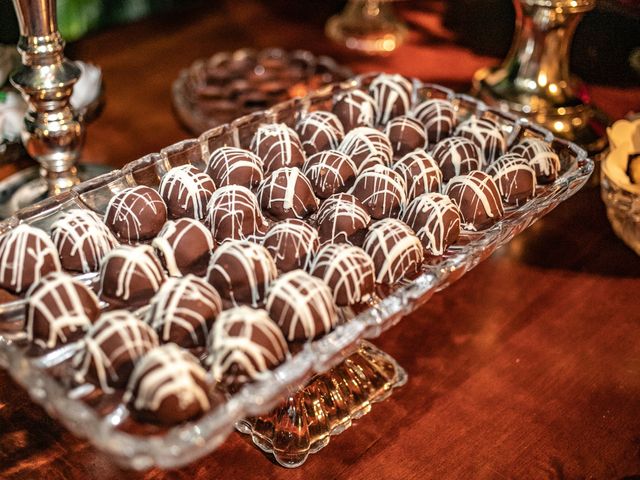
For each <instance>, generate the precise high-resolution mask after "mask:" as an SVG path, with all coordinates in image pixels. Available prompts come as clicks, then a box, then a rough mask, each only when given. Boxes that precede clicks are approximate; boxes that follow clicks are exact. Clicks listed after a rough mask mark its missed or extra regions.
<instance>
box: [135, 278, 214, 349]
mask: <svg viewBox="0 0 640 480" xmlns="http://www.w3.org/2000/svg"><path fill="white" fill-rule="evenodd" d="M221 310H222V301H221V299H220V295H219V294H218V292H217V291H216V290H215V288H213V287H212V286H211V285H209V284H208V283H207V282H206V281H205V280H203V279H201V278H199V277H196V276H195V275H187V276H185V277H181V278H169V279H168V280H167V281H166V282H165V283H164V285H162V288H160V290H158V293H156V294H155V295H154V297H153V298H152V299H151V303H150V304H149V310H148V311H147V313H146V316H145V320H146V322H147V323H148V324H149V325H151V327H152V328H153V329H154V330H155V332H156V333H157V334H158V338H159V339H160V342H161V343H168V342H173V343H175V344H177V345H180V346H181V347H184V348H195V347H204V346H205V344H206V340H207V336H208V335H209V331H210V330H211V326H212V325H213V322H214V320H215V319H216V317H217V316H218V314H219V313H220V311H221Z"/></svg>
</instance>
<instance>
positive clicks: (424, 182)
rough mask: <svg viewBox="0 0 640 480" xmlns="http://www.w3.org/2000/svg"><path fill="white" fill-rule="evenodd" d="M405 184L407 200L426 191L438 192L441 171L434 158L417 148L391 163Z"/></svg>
mask: <svg viewBox="0 0 640 480" xmlns="http://www.w3.org/2000/svg"><path fill="white" fill-rule="evenodd" d="M393 170H394V171H395V172H397V173H399V174H400V175H401V176H402V178H403V179H404V182H405V184H406V185H407V200H413V199H414V198H416V197H417V196H418V195H422V194H423V193H427V192H439V191H440V188H441V187H442V172H441V171H440V167H438V164H437V163H436V161H435V159H434V158H433V157H432V156H431V155H429V154H428V153H427V152H425V151H424V150H423V149H421V148H419V149H417V150H414V151H413V152H410V153H407V154H406V155H405V156H404V157H402V158H401V159H400V160H398V161H397V162H396V163H395V164H394V165H393Z"/></svg>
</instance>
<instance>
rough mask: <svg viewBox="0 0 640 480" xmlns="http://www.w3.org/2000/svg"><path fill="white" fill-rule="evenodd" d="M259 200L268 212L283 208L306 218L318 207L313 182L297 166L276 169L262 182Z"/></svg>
mask: <svg viewBox="0 0 640 480" xmlns="http://www.w3.org/2000/svg"><path fill="white" fill-rule="evenodd" d="M258 201H259V203H260V205H261V206H262V207H263V208H264V209H265V210H267V211H268V212H272V211H275V210H283V211H286V212H291V213H292V214H293V215H294V216H295V217H296V218H304V217H306V216H307V215H309V214H310V213H312V212H314V211H316V209H317V208H318V199H317V198H316V196H315V193H313V187H312V186H311V182H309V179H308V178H307V177H305V176H304V175H303V174H302V171H300V169H299V168H297V167H294V168H287V167H283V168H278V169H277V170H275V171H274V172H273V173H272V174H271V175H270V176H269V177H268V178H267V179H266V180H265V181H264V182H262V184H260V188H259V189H258Z"/></svg>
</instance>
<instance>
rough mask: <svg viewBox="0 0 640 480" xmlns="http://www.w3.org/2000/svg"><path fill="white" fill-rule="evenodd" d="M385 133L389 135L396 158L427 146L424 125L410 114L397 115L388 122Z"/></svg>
mask: <svg viewBox="0 0 640 480" xmlns="http://www.w3.org/2000/svg"><path fill="white" fill-rule="evenodd" d="M384 133H385V134H386V135H387V137H389V141H390V142H391V148H392V149H393V156H394V158H400V157H403V156H404V155H406V154H407V153H409V152H413V151H414V150H415V149H416V148H425V147H426V146H427V137H426V135H425V133H424V126H423V125H422V124H421V123H420V122H419V121H418V120H416V119H415V118H412V117H409V116H408V115H402V116H400V117H395V118H393V119H391V120H389V122H388V123H387V126H386V127H385V129H384Z"/></svg>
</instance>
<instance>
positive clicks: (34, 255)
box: [0, 223, 61, 293]
mask: <svg viewBox="0 0 640 480" xmlns="http://www.w3.org/2000/svg"><path fill="white" fill-rule="evenodd" d="M60 268H61V267H60V259H59V258H58V252H57V251H56V247H55V245H54V244H53V243H52V242H51V239H50V238H49V237H48V236H47V234H46V233H44V231H42V230H40V229H39V228H34V227H31V226H29V225H27V224H26V223H21V224H20V225H18V226H17V227H15V228H13V229H11V230H9V231H8V232H7V233H5V234H4V235H2V237H0V287H2V288H4V289H6V290H9V291H11V292H14V293H21V292H23V291H25V290H26V289H28V288H29V286H30V285H31V284H33V283H34V282H37V281H38V280H40V278H42V277H43V276H45V275H46V274H47V273H50V272H56V271H58V270H60Z"/></svg>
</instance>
